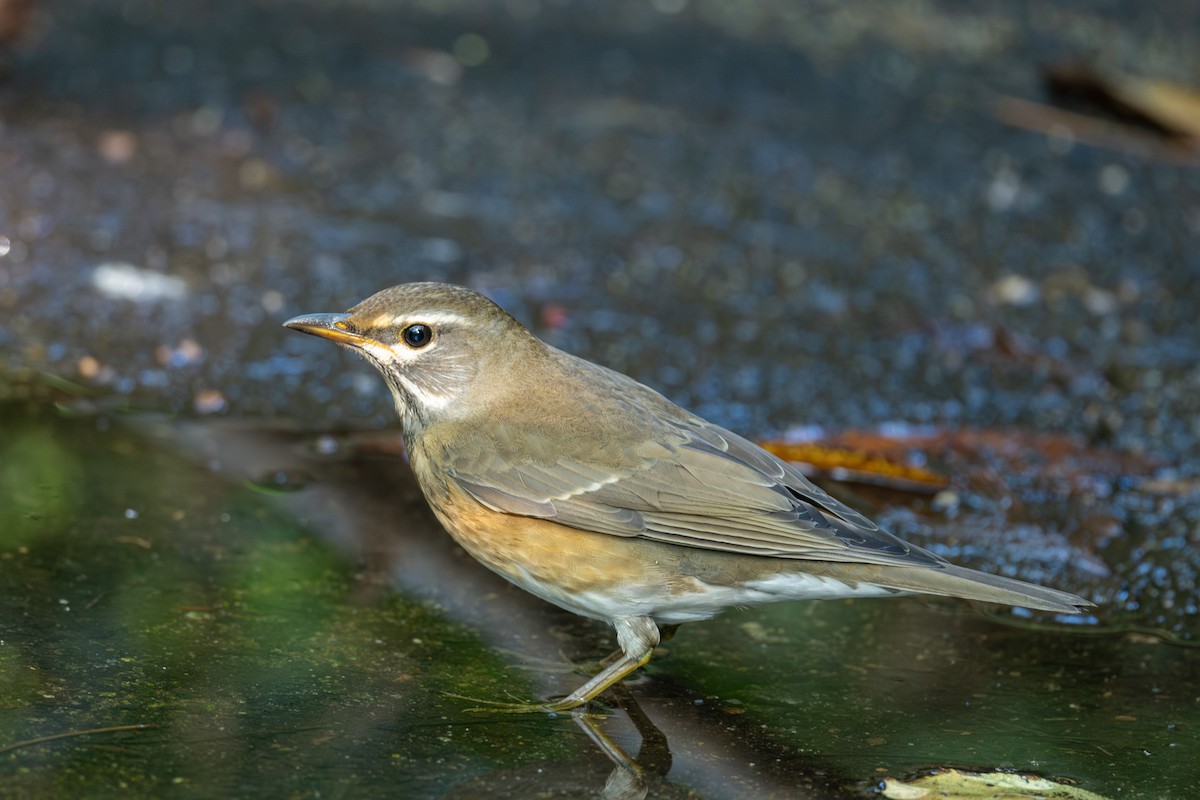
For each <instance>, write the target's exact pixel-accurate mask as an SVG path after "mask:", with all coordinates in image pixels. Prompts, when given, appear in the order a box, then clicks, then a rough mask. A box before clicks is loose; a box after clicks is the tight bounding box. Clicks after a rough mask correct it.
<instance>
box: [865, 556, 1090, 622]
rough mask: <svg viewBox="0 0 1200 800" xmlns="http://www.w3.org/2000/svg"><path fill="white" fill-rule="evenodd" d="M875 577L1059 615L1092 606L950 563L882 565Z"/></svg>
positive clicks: (924, 590)
mask: <svg viewBox="0 0 1200 800" xmlns="http://www.w3.org/2000/svg"><path fill="white" fill-rule="evenodd" d="M875 580H876V581H877V582H878V583H879V584H880V585H883V586H888V587H890V588H894V589H900V590H902V591H909V592H920V593H922V594H935V595H943V596H945V597H962V598H965V599H967V600H982V601H983V602H987V603H1001V604H1003V605H1006V606H1022V607H1024V608H1036V609H1039V610H1041V611H1057V612H1059V613H1062V614H1077V613H1079V612H1081V611H1083V610H1084V609H1086V608H1089V607H1091V606H1094V605H1095V603H1091V602H1089V601H1087V600H1084V599H1083V598H1082V597H1079V596H1078V595H1074V594H1071V593H1070V592H1060V591H1059V590H1058V589H1047V588H1046V587H1045V586H1037V585H1035V584H1032V583H1026V582H1025V581H1018V580H1014V579H1013V578H1002V577H1000V576H999V575H989V574H988V573H986V572H979V571H978V570H973V569H967V568H966V567H957V566H955V565H953V564H939V565H937V566H935V567H885V568H883V569H880V570H879V572H878V574H877V576H876V578H875Z"/></svg>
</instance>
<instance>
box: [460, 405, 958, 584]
mask: <svg viewBox="0 0 1200 800" xmlns="http://www.w3.org/2000/svg"><path fill="white" fill-rule="evenodd" d="M538 435H539V434H537V433H536V432H531V431H529V430H523V431H522V432H521V434H520V436H519V437H516V436H511V437H510V436H506V435H504V432H503V430H500V431H499V432H497V434H496V436H495V437H494V438H493V437H489V441H488V442H486V443H484V442H480V443H478V444H479V446H478V447H472V448H470V449H469V451H463V452H459V453H458V454H457V455H455V456H451V457H449V458H448V459H447V461H448V463H447V462H443V463H447V470H446V471H447V473H448V476H449V477H450V478H451V479H452V480H454V481H456V482H457V483H458V484H459V485H460V486H461V487H462V488H463V489H464V490H466V491H467V492H468V493H470V494H471V495H472V496H473V497H475V499H477V500H478V501H479V502H480V503H483V504H484V505H486V506H488V507H490V508H492V509H494V510H497V511H502V512H505V513H508V514H518V515H522V516H529V517H538V518H542V519H550V520H554V521H555V522H559V523H561V524H563V525H568V526H570V527H573V528H578V529H580V530H587V531H596V532H599V533H606V534H612V535H616V536H628V537H644V538H646V539H651V540H654V541H659V542H667V543H671V544H676V545H683V546H687V547H697V548H703V549H707V550H720V551H725V552H730V553H744V554H751V555H760V556H772V557H776V558H791V559H811V560H821V561H855V562H867V563H878V564H891V565H895V564H909V565H918V564H927V565H932V564H940V563H944V562H943V561H942V559H940V558H938V557H937V556H934V555H933V554H932V553H928V552H926V551H924V550H921V549H920V548H918V547H914V546H913V545H910V544H907V543H906V542H904V541H902V540H900V539H898V538H896V537H895V536H893V535H891V534H890V533H887V532H886V531H883V530H880V529H879V528H878V527H877V526H876V525H875V524H874V523H872V522H870V521H869V520H867V519H866V518H865V517H863V516H862V515H861V514H859V513H858V512H856V511H854V510H853V509H851V508H849V507H847V506H845V505H844V504H842V503H840V502H838V501H837V500H835V499H834V498H832V497H830V496H829V495H828V494H826V493H825V492H824V491H822V490H821V489H819V488H817V487H816V486H814V485H813V484H812V483H810V482H809V481H808V479H807V478H805V477H804V476H803V475H801V474H800V473H799V472H798V471H797V470H796V469H795V468H794V467H792V466H791V465H789V464H787V463H786V462H784V461H781V460H780V459H778V458H776V457H775V456H773V455H771V454H770V453H767V452H766V451H765V450H763V449H762V448H760V447H758V446H757V445H754V444H752V443H751V442H749V441H747V440H745V439H743V438H741V437H740V436H737V435H736V434H733V433H730V432H729V431H726V430H724V429H722V428H718V427H717V426H715V425H712V424H710V423H707V422H705V421H703V420H701V419H699V418H691V419H682V420H676V421H672V422H671V423H670V424H669V425H668V426H667V427H666V428H665V429H664V430H663V431H660V435H658V436H656V437H655V438H654V440H653V441H646V442H640V443H637V444H631V445H629V446H627V447H618V448H612V447H609V448H606V450H605V452H603V453H601V454H599V455H598V456H597V455H595V454H594V453H589V454H588V457H587V460H586V461H585V460H583V457H582V456H580V457H572V456H571V455H561V454H551V453H552V451H550V449H549V448H548V447H547V448H541V447H539V443H538V441H537V437H538ZM518 438H519V441H520V445H521V446H520V453H521V455H520V457H517V455H516V453H517V450H516V449H515V448H513V447H509V446H507V442H509V441H513V442H516V441H518ZM531 453H532V454H534V455H533V457H530V454H531ZM539 453H541V454H542V455H540V457H539V455H538V454H539Z"/></svg>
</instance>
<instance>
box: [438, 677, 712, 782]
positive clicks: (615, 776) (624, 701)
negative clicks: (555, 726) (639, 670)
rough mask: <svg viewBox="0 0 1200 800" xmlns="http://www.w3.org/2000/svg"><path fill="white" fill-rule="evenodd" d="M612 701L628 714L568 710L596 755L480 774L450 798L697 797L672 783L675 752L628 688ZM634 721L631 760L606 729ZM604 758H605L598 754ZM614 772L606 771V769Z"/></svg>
mask: <svg viewBox="0 0 1200 800" xmlns="http://www.w3.org/2000/svg"><path fill="white" fill-rule="evenodd" d="M608 696H609V697H611V698H613V699H614V700H615V701H616V702H617V706H618V708H619V709H620V710H621V711H622V712H624V714H623V715H597V714H595V713H591V712H588V711H587V710H585V709H582V708H580V709H575V710H573V711H571V712H569V714H568V716H570V718H571V720H572V721H574V723H575V724H576V725H577V726H578V727H579V729H580V730H581V731H583V733H584V735H585V736H587V738H588V740H589V741H590V742H591V743H592V744H593V745H595V752H594V753H589V754H586V755H585V757H584V758H578V757H576V758H572V759H567V760H563V761H558V762H538V763H535V764H527V765H525V766H523V767H520V768H518V769H511V768H503V769H500V770H497V771H495V772H492V773H488V774H486V775H480V776H478V777H476V778H474V779H472V780H470V781H467V782H466V783H463V784H461V785H460V786H457V787H455V789H454V791H453V792H451V793H450V794H449V795H448V797H451V798H467V797H501V798H503V797H513V798H524V797H530V796H533V795H537V796H541V797H547V796H549V797H566V796H584V797H599V798H603V800H642V798H644V797H646V796H647V795H648V794H649V793H650V791H651V790H652V789H653V791H654V796H655V797H665V798H670V797H686V796H694V794H693V793H692V792H691V790H689V789H686V788H684V787H681V786H677V785H675V784H672V783H671V782H670V781H669V780H667V778H666V776H667V773H668V772H670V771H671V750H670V747H669V746H668V743H667V737H666V735H665V734H664V733H663V732H662V730H660V729H659V728H658V727H657V726H656V725H655V724H654V723H653V722H651V721H650V718H649V717H648V716H647V715H646V713H645V712H644V711H643V710H642V708H641V707H640V706H639V705H638V703H637V701H636V700H634V699H633V695H632V694H630V693H629V690H628V689H626V688H624V687H616V688H615V689H613V690H611V691H610V692H609V695H608ZM622 716H623V721H626V722H628V723H631V724H632V726H633V728H634V729H635V730H636V732H637V734H638V736H640V738H641V743H640V746H639V749H638V752H637V756H636V757H632V756H630V755H629V754H628V753H627V752H626V751H625V749H624V748H623V747H622V746H621V745H620V744H618V743H617V741H616V740H615V739H614V738H613V737H612V736H610V735H609V733H608V732H607V731H606V730H605V729H606V728H608V727H610V725H611V724H612V723H614V722H617V721H619V720H621V719H622ZM597 754H600V755H603V756H604V760H603V761H601V760H600V759H598V758H596V755H597ZM606 765H607V766H608V767H610V768H611V770H610V771H608V772H607V774H606V773H605V766H606Z"/></svg>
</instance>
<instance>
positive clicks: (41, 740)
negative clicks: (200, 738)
mask: <svg viewBox="0 0 1200 800" xmlns="http://www.w3.org/2000/svg"><path fill="white" fill-rule="evenodd" d="M153 727H155V726H154V725H152V724H150V723H146V722H139V723H136V724H134V725H112V726H110V727H107V728H90V729H88V730H86V731H66V732H64V733H52V734H50V735H49V736H38V737H37V738H36V739H25V740H24V741H21V742H13V743H12V744H6V745H4V746H3V747H0V753H8V752H10V751H12V750H20V749H21V748H22V747H30V746H32V745H35V744H45V743H46V742H53V741H56V740H58V739H70V738H72V737H74V736H91V735H92V734H96V733H116V732H118V731H142V730H146V729H147V728H153Z"/></svg>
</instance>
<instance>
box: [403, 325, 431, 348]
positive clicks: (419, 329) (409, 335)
mask: <svg viewBox="0 0 1200 800" xmlns="http://www.w3.org/2000/svg"><path fill="white" fill-rule="evenodd" d="M400 338H401V339H403V340H404V343H405V344H406V345H408V346H409V347H424V346H425V345H427V344H429V343H430V342H432V341H433V328H430V327H429V326H428V325H409V326H408V327H407V328H405V329H404V330H402V331H400Z"/></svg>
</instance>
